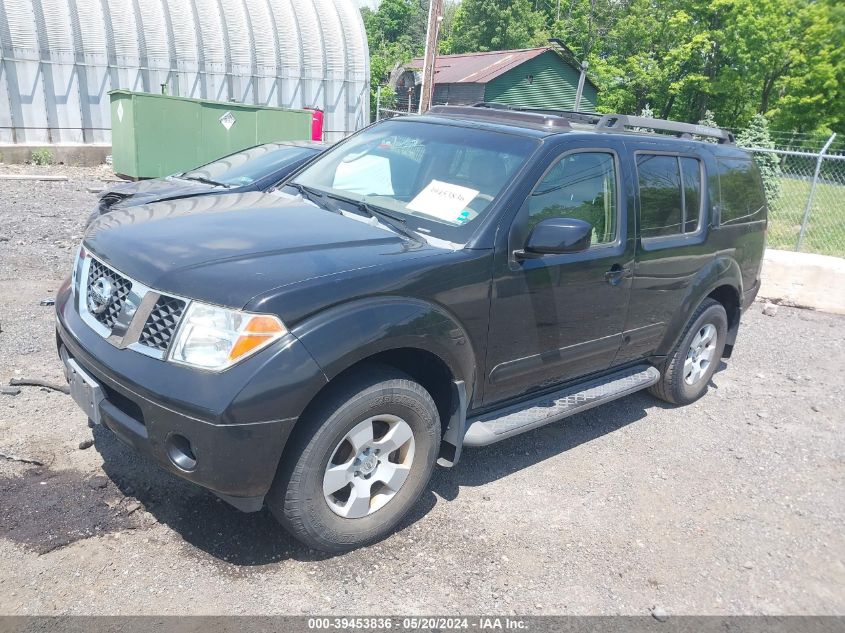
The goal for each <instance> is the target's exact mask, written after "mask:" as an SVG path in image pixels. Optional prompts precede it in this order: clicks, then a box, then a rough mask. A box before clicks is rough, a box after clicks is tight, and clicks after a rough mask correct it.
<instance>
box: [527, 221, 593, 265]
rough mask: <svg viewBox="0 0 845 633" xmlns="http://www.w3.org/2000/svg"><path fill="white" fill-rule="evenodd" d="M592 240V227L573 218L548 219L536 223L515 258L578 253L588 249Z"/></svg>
mask: <svg viewBox="0 0 845 633" xmlns="http://www.w3.org/2000/svg"><path fill="white" fill-rule="evenodd" d="M592 239H593V225H592V224H590V223H589V222H585V221H584V220H576V219H574V218H549V219H548V220H543V221H542V222H539V223H537V225H536V226H535V227H534V228H533V229H532V230H531V233H530V234H529V235H528V240H527V241H526V243H525V249H524V250H522V251H517V252H516V253H515V255H516V256H517V257H522V258H529V257H541V256H542V255H560V254H563V253H579V252H581V251H585V250H587V249H588V248H590V244H591V242H592Z"/></svg>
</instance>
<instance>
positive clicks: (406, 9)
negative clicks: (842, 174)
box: [364, 0, 845, 134]
mask: <svg viewBox="0 0 845 633" xmlns="http://www.w3.org/2000/svg"><path fill="white" fill-rule="evenodd" d="M427 10H428V2H427V0H383V1H382V3H381V5H380V6H379V9H378V11H366V10H365V11H364V23H365V26H366V29H367V37H368V41H369V44H370V56H371V63H372V68H373V74H372V76H373V82H374V83H373V85H374V86H376V85H378V83H379V82H381V81H383V80H384V79H385V75H386V73H387V72H389V71H390V70H391V69H392V68H393V67H394V66H395V64H396V63H397V62H405V61H407V60H408V59H410V58H411V57H413V56H415V55H420V54H421V53H422V49H423V44H424V35H425V22H426V16H427ZM443 17H444V19H443V22H442V23H441V31H440V45H439V51H440V53H441V54H448V53H465V52H476V51H491V50H505V49H512V48H527V47H531V46H542V45H546V44H547V41H548V38H549V37H558V38H560V39H561V40H562V41H564V42H565V43H566V44H567V46H568V47H569V48H570V49H571V50H572V51H573V52H574V53H575V55H576V57H577V58H578V59H579V60H581V59H586V60H587V61H588V62H589V65H590V66H589V68H590V70H589V74H590V78H591V79H592V80H593V81H594V82H595V83H596V85H597V86H598V87H599V103H598V108H599V110H600V111H602V112H620V113H633V112H640V111H641V110H642V109H643V108H644V107H645V106H646V104H649V105H650V107H651V108H653V110H654V114H655V116H657V117H660V118H671V119H675V120H679V121H699V120H702V119H705V118H706V117H707V112H708V111H711V112H718V113H719V121H720V122H721V124H722V125H724V126H727V127H736V128H741V127H745V126H747V125H748V124H749V122H750V121H751V120H752V118H753V117H754V116H755V115H756V114H763V115H765V116H766V117H767V119H768V120H769V121H771V122H772V125H773V126H774V127H775V129H779V130H793V131H799V132H804V133H818V134H825V133H826V134H829V133H830V132H831V131H837V132H840V133H845V46H843V45H842V43H843V42H845V3H843V2H842V0H567V1H566V2H563V1H561V2H557V1H556V0H512V1H507V0H462V1H461V2H457V1H456V0H445V2H444V16H443Z"/></svg>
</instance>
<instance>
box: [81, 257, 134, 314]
mask: <svg viewBox="0 0 845 633" xmlns="http://www.w3.org/2000/svg"><path fill="white" fill-rule="evenodd" d="M102 278H105V279H106V280H108V282H109V283H110V284H111V300H110V301H109V302H108V305H107V307H106V309H105V311H103V312H102V313H100V314H94V313H91V316H93V317H94V318H95V319H97V321H99V322H100V323H102V324H103V325H104V326H106V327H107V328H108V329H109V330H111V329H112V328H113V327H114V323H115V321H116V320H117V316H118V314H120V310H121V309H122V308H123V304H124V302H125V301H126V296H127V295H128V294H129V291H130V290H132V282H131V281H129V280H128V279H127V278H126V277H124V276H122V275H120V274H119V273H117V272H115V271H113V270H112V269H111V268H109V267H108V266H105V265H103V264H101V263H100V262H98V261H97V260H96V259H93V258H92V259H91V264H90V266H89V268H88V279H87V280H86V284H87V294H90V293H91V288H92V286H93V285H94V284H95V283H96V282H97V280H99V279H102Z"/></svg>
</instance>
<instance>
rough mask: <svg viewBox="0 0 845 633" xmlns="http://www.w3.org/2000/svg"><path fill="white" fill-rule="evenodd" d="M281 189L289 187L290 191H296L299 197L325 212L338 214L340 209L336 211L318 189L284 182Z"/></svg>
mask: <svg viewBox="0 0 845 633" xmlns="http://www.w3.org/2000/svg"><path fill="white" fill-rule="evenodd" d="M282 187H290V188H291V189H296V190H297V191H298V192H299V195H300V196H302V197H303V198H305V199H306V200H308V201H309V202H311V203H313V204H316V205H317V206H318V207H320V208H321V209H325V210H326V211H331V212H332V213H340V209H338V208H337V207H336V206H335V205H334V204H332V203H331V202H329V200H328V199H327V197H326V194H325V193H323V192H322V191H319V190H318V189H312V188H311V187H308V186H306V185H303V184H302V183H299V182H286V183H285V184H284V185H282Z"/></svg>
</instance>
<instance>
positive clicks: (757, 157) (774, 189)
mask: <svg viewBox="0 0 845 633" xmlns="http://www.w3.org/2000/svg"><path fill="white" fill-rule="evenodd" d="M736 142H737V145H741V146H742V147H760V148H763V149H774V147H775V144H774V142H773V141H772V137H771V136H770V135H769V122H768V121H767V120H766V117H764V116H763V115H762V114H755V115H754V118H752V119H751V123H750V124H749V125H748V127H747V128H745V129H744V130H742V132H740V133H739V134H738V135H737V137H736ZM754 161H755V162H756V163H757V167H759V168H760V176H762V178H763V187H764V188H765V189H766V199H767V200H768V201H769V204H772V203H773V202H775V201H776V200H777V199H778V198H780V194H781V188H780V161H779V160H778V157H777V155H776V154H770V153H768V152H754Z"/></svg>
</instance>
